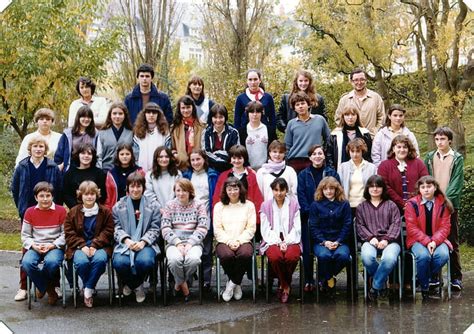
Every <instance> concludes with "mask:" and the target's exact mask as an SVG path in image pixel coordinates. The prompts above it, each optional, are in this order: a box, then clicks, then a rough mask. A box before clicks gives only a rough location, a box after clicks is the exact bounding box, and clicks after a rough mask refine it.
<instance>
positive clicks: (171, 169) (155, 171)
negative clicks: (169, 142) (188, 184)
mask: <svg viewBox="0 0 474 334" xmlns="http://www.w3.org/2000/svg"><path fill="white" fill-rule="evenodd" d="M163 151H165V152H166V154H167V155H168V158H170V163H169V165H168V168H167V170H168V173H169V174H170V175H172V176H176V175H178V166H177V165H176V160H175V158H174V155H173V152H171V150H170V149H169V148H167V147H165V146H158V147H157V148H156V150H155V152H154V153H153V166H152V169H151V175H152V176H153V177H154V178H155V179H157V178H159V177H160V176H161V173H162V172H163V171H162V170H161V167H160V165H159V164H158V158H159V157H160V154H161V152H163Z"/></svg>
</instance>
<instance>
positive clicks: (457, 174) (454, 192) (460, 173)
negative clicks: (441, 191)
mask: <svg viewBox="0 0 474 334" xmlns="http://www.w3.org/2000/svg"><path fill="white" fill-rule="evenodd" d="M454 159H456V160H455V161H454V167H453V170H452V171H451V179H450V180H449V184H448V188H447V189H446V197H447V198H449V199H450V200H451V202H453V204H454V203H456V202H457V199H458V198H459V197H460V196H461V191H462V188H463V185H464V158H463V157H462V156H459V157H455V158H454Z"/></svg>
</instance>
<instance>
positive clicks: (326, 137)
mask: <svg viewBox="0 0 474 334" xmlns="http://www.w3.org/2000/svg"><path fill="white" fill-rule="evenodd" d="M322 120H323V121H324V125H323V133H322V136H323V142H324V145H323V147H324V148H325V149H326V152H327V148H328V144H329V137H330V136H331V130H330V129H329V125H328V123H327V122H326V120H325V119H324V118H323V119H322Z"/></svg>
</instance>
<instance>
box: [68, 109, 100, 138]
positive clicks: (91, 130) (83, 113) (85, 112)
mask: <svg viewBox="0 0 474 334" xmlns="http://www.w3.org/2000/svg"><path fill="white" fill-rule="evenodd" d="M81 117H89V118H90V119H91V122H90V124H89V125H88V126H87V128H86V130H85V132H86V134H88V135H89V136H90V137H94V136H95V133H96V130H95V123H94V113H93V112H92V109H91V108H90V107H89V106H82V107H80V108H79V110H78V111H77V114H76V118H75V119H74V125H73V126H72V135H73V136H77V135H80V131H81V123H80V122H79V119H80V118H81Z"/></svg>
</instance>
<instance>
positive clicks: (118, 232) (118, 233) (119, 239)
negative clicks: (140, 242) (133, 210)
mask: <svg viewBox="0 0 474 334" xmlns="http://www.w3.org/2000/svg"><path fill="white" fill-rule="evenodd" d="M112 219H113V221H114V240H115V242H116V243H118V244H120V243H123V240H124V239H125V238H130V234H128V233H127V232H125V230H124V229H123V226H122V221H121V220H120V213H119V209H118V207H117V205H115V206H114V207H113V209H112Z"/></svg>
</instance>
